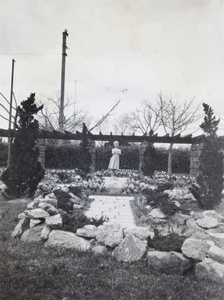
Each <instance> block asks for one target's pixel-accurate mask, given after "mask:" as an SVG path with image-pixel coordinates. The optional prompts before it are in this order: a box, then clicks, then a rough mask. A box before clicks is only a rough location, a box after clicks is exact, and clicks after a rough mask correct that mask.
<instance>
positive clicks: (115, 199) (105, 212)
mask: <svg viewBox="0 0 224 300" xmlns="http://www.w3.org/2000/svg"><path fill="white" fill-rule="evenodd" d="M91 198H94V199H95V200H94V201H93V202H92V203H91V206H90V209H89V210H88V211H87V212H86V216H88V217H94V218H100V217H101V216H104V217H107V218H108V219H109V222H112V223H118V224H120V225H121V226H122V228H126V227H128V228H130V227H135V226H136V225H135V221H134V216H133V213H132V210H131V206H130V201H132V200H133V199H134V198H133V197H124V196H123V197H122V196H105V195H102V196H101V195H97V196H91Z"/></svg>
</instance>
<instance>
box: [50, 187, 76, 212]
mask: <svg viewBox="0 0 224 300" xmlns="http://www.w3.org/2000/svg"><path fill="white" fill-rule="evenodd" d="M54 194H55V196H56V197H57V201H58V208H60V209H62V210H64V211H65V212H66V213H72V211H73V203H72V202H70V199H71V196H70V195H69V194H68V193H67V192H64V191H61V190H55V191H54Z"/></svg>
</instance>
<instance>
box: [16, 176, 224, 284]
mask: <svg viewBox="0 0 224 300" xmlns="http://www.w3.org/2000/svg"><path fill="white" fill-rule="evenodd" d="M156 175H157V177H155V178H153V179H146V177H141V176H140V175H139V174H137V173H135V176H132V177H131V176H130V177H129V181H128V183H130V181H131V184H133V185H134V188H130V187H129V191H130V193H129V192H128V194H133V197H134V198H135V200H134V201H133V212H134V214H135V216H136V220H137V221H138V222H137V223H138V226H137V227H134V228H122V227H121V226H120V225H119V224H113V223H109V222H107V220H106V219H105V218H104V217H103V216H102V218H101V219H98V220H97V219H94V218H91V219H89V218H87V217H86V216H85V211H86V210H87V209H88V207H89V205H90V203H91V201H93V196H92V195H91V194H93V193H94V192H95V191H96V192H97V191H98V192H101V193H102V192H103V191H100V187H102V183H103V177H102V176H100V174H97V175H96V174H94V175H91V177H89V178H83V177H82V174H77V173H76V172H75V171H74V172H72V171H71V172H70V175H69V176H68V175H66V176H67V177H66V179H65V176H64V179H63V178H60V176H59V175H58V174H56V172H55V173H54V172H53V171H51V172H49V173H48V174H46V175H45V178H44V180H43V181H42V182H41V183H40V184H39V186H38V190H37V192H36V195H35V198H34V200H33V201H32V202H31V203H29V204H28V206H27V209H26V210H25V211H24V212H23V213H21V214H20V215H19V216H18V218H19V223H18V224H17V226H16V227H15V229H14V230H13V232H12V234H11V236H12V237H13V238H21V240H22V241H24V242H31V241H39V242H42V243H43V245H44V247H58V248H72V249H78V250H81V251H89V252H90V253H92V254H93V255H94V254H95V255H96V254H97V255H99V254H101V255H112V256H114V257H115V258H116V259H117V260H118V261H123V262H133V261H138V260H141V259H144V258H145V259H146V260H147V264H148V267H149V268H152V269H155V270H160V271H162V272H165V273H168V274H175V273H178V274H185V273H186V272H189V271H192V270H193V271H194V272H195V274H196V276H197V277H198V278H202V279H204V278H206V279H209V280H213V281H217V282H223V281H224V217H223V216H222V215H220V214H218V213H217V212H215V211H214V210H210V211H200V210H199V209H198V208H197V203H196V200H195V199H194V197H193V195H192V194H191V193H190V191H189V189H188V185H189V184H190V183H191V179H190V178H189V177H186V178H184V177H182V178H173V180H172V181H171V180H170V179H169V180H167V179H168V178H167V177H166V175H165V176H164V174H156ZM162 175H163V176H162ZM68 178H69V179H68ZM71 178H72V179H71ZM90 179H91V180H90ZM63 180H65V181H66V182H63ZM152 181H153V182H152ZM93 182H94V188H93V189H92V188H91V184H92V183H93ZM96 183H98V184H97V185H96ZM152 183H153V185H152ZM136 186H137V187H138V193H137V192H136ZM150 186H153V189H152V188H150ZM95 189H96V190H95ZM124 189H126V187H124ZM105 191H106V189H105V190H104V192H105Z"/></svg>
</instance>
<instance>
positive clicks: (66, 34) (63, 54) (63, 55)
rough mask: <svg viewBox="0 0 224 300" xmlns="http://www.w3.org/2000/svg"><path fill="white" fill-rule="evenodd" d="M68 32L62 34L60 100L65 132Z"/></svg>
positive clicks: (60, 111)
mask: <svg viewBox="0 0 224 300" xmlns="http://www.w3.org/2000/svg"><path fill="white" fill-rule="evenodd" d="M67 36H68V31H67V30H66V29H65V31H64V32H63V33H62V64H61V98H60V110H59V131H60V132H63V131H64V94H65V59H66V56H67V54H66V49H67V45H66V38H67Z"/></svg>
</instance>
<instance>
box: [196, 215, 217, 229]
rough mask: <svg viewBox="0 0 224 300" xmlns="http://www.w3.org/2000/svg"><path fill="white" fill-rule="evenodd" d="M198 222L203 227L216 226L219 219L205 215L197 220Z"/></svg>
mask: <svg viewBox="0 0 224 300" xmlns="http://www.w3.org/2000/svg"><path fill="white" fill-rule="evenodd" d="M196 223H197V224H198V225H199V226H200V227H202V228H206V229H209V228H214V227H216V226H217V225H218V220H217V219H216V218H214V217H210V216H205V217H204V218H202V219H198V220H196Z"/></svg>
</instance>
